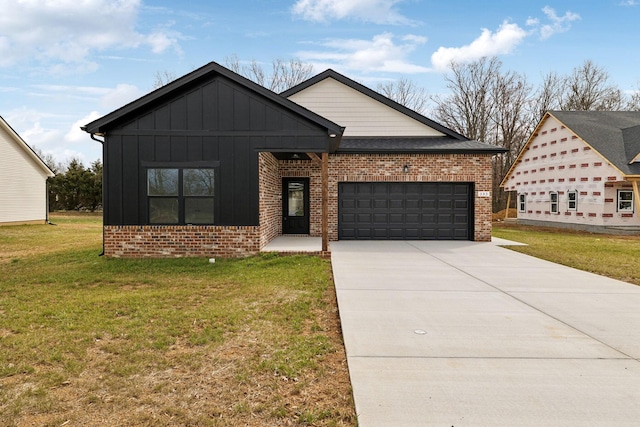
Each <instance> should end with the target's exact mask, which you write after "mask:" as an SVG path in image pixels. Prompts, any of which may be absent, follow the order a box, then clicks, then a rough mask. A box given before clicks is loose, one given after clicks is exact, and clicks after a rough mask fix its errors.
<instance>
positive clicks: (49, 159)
mask: <svg viewBox="0 0 640 427" xmlns="http://www.w3.org/2000/svg"><path fill="white" fill-rule="evenodd" d="M31 149H32V150H33V152H34V153H36V155H37V156H38V157H40V160H42V161H43V162H44V164H45V165H47V166H48V167H49V169H51V171H52V172H53V173H55V174H58V173H60V172H63V171H64V170H65V169H67V165H66V164H64V163H63V162H59V161H57V160H56V158H55V157H54V156H53V154H51V153H45V152H44V151H42V150H41V149H40V148H39V147H36V146H35V145H34V146H32V147H31Z"/></svg>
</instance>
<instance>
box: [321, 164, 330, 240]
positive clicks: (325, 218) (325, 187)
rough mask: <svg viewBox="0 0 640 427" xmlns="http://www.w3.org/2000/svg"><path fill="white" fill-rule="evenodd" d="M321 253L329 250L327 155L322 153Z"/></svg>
mask: <svg viewBox="0 0 640 427" xmlns="http://www.w3.org/2000/svg"><path fill="white" fill-rule="evenodd" d="M321 175H322V251H323V252H327V251H328V250H329V249H328V248H329V153H322V173H321Z"/></svg>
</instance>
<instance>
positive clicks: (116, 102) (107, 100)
mask: <svg viewBox="0 0 640 427" xmlns="http://www.w3.org/2000/svg"><path fill="white" fill-rule="evenodd" d="M142 95H143V92H142V91H141V90H140V89H138V87H137V86H133V85H129V84H125V83H121V84H118V85H117V86H116V87H115V88H114V89H109V90H108V91H106V92H105V93H104V94H103V96H102V98H101V99H100V105H102V106H103V107H105V108H106V109H107V110H109V111H111V110H114V109H116V108H120V107H122V106H123V105H125V104H128V103H129V102H131V101H133V100H135V99H138V98H140V97H141V96H142Z"/></svg>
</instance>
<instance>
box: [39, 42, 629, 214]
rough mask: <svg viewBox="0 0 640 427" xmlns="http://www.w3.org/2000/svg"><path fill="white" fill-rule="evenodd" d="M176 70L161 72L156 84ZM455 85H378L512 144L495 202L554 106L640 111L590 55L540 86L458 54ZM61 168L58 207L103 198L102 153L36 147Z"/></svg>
mask: <svg viewBox="0 0 640 427" xmlns="http://www.w3.org/2000/svg"><path fill="white" fill-rule="evenodd" d="M225 65H226V66H227V67H228V68H229V69H231V70H233V71H235V72H236V73H238V74H241V75H243V76H244V77H246V78H248V79H250V80H252V81H254V82H256V83H258V84H260V85H262V86H265V87H267V88H269V89H271V90H273V91H274V92H277V93H280V92H283V91H285V90H287V89H289V88H290V87H293V86H295V85H297V84H299V83H302V82H303V81H305V80H307V79H309V78H310V77H312V74H313V66H312V65H311V64H307V63H304V62H302V61H300V60H298V59H292V60H289V61H284V60H281V59H276V60H274V61H273V62H272V64H271V70H265V67H264V66H263V65H262V64H261V63H258V62H257V61H255V60H254V61H252V62H250V63H242V62H241V61H240V60H239V58H238V57H237V56H236V55H233V56H231V57H227V58H226V61H225ZM175 78H176V76H175V74H174V73H172V72H168V71H164V72H157V73H156V76H155V82H154V85H153V86H154V88H159V87H161V86H164V85H165V84H167V83H170V82H171V81H172V80H175ZM443 78H444V80H445V82H446V87H447V89H448V90H449V92H448V93H447V94H444V95H429V93H428V92H427V90H426V89H425V88H422V87H420V86H418V85H417V84H416V83H415V82H413V81H412V80H410V79H408V78H401V79H400V80H396V81H392V82H386V83H381V84H378V86H377V87H376V90H377V91H378V92H380V93H381V94H383V95H385V96H387V97H388V98H391V99H393V100H394V101H396V102H398V103H400V104H402V105H404V106H406V107H407V108H410V109H412V110H414V111H416V112H418V113H420V114H424V115H427V116H430V117H431V118H432V119H434V120H436V121H437V122H440V123H442V124H443V125H445V126H447V127H448V128H450V129H452V130H454V131H456V132H458V133H460V134H463V135H465V136H466V137H468V138H470V139H472V140H477V141H482V142H487V143H491V144H494V145H497V146H500V147H503V148H506V149H507V150H508V151H507V152H506V153H504V154H500V155H496V156H495V157H494V159H493V209H494V211H498V210H500V209H503V208H504V207H505V205H506V196H505V195H504V192H503V191H502V190H501V189H500V188H499V185H500V182H501V181H502V179H503V178H504V176H505V174H506V173H507V171H508V170H509V168H510V167H511V165H512V164H513V162H514V161H515V159H516V158H517V156H518V154H519V152H520V150H521V149H522V147H523V146H524V144H525V143H526V141H527V139H528V138H529V136H530V134H531V133H532V132H533V129H534V128H535V126H536V125H537V124H538V122H539V121H540V119H541V118H542V117H543V115H544V114H545V113H546V112H547V111H550V110H565V111H566V110H579V111H589V110H593V111H597V110H600V111H603V110H629V111H640V83H639V86H638V88H636V89H635V90H634V91H632V92H631V93H630V94H626V93H624V92H623V91H622V90H621V89H620V88H619V87H618V86H617V85H616V84H614V83H613V82H611V80H610V76H609V73H608V72H607V71H606V69H604V68H603V67H601V66H598V65H597V64H595V63H593V62H592V61H590V60H586V61H585V62H584V63H583V64H581V65H579V66H577V67H575V68H574V69H573V71H572V72H571V73H569V74H567V75H561V74H559V73H557V72H549V73H547V74H546V75H545V76H543V78H542V80H541V83H540V84H539V85H538V86H537V87H534V85H532V84H530V83H529V82H528V79H527V76H526V75H525V74H522V73H518V72H515V71H511V70H504V69H503V64H502V62H501V61H500V60H499V59H498V58H496V57H484V58H481V59H478V60H476V61H473V62H469V63H457V62H452V63H451V64H450V71H449V72H448V73H446V74H444V75H443ZM36 152H37V153H38V154H39V155H40V157H41V158H42V159H43V160H44V161H45V163H47V164H48V166H49V167H50V168H51V169H52V170H53V171H54V172H55V174H56V176H55V177H54V178H51V179H50V181H49V193H50V195H49V209H50V210H59V209H65V210H81V209H86V210H91V211H94V210H96V209H98V208H99V207H100V206H101V203H102V164H101V163H100V161H99V160H96V161H95V162H93V163H92V164H91V166H90V167H89V168H85V167H84V165H83V164H82V163H81V162H80V161H79V160H78V159H71V161H69V162H68V163H67V164H59V163H56V161H55V159H53V158H52V156H50V155H45V154H43V153H42V152H41V151H40V150H37V149H36Z"/></svg>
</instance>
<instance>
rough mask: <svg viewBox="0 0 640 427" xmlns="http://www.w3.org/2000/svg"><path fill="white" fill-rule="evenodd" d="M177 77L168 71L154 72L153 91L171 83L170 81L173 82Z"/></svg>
mask: <svg viewBox="0 0 640 427" xmlns="http://www.w3.org/2000/svg"><path fill="white" fill-rule="evenodd" d="M177 78H178V77H177V76H176V73H174V72H173V71H168V70H164V71H156V75H155V78H154V80H153V88H154V89H159V88H161V87H162V86H164V85H166V84H168V83H171V82H172V81H174V80H175V79H177Z"/></svg>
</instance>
